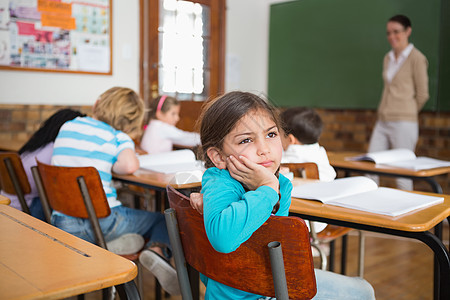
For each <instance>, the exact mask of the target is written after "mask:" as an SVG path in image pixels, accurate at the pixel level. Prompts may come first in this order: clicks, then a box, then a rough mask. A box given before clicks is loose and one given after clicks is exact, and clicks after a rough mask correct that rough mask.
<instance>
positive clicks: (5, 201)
mask: <svg viewBox="0 0 450 300" xmlns="http://www.w3.org/2000/svg"><path fill="white" fill-rule="evenodd" d="M10 203H11V200H10V199H9V198H8V197H6V196H3V195H0V204H5V205H9V204H10Z"/></svg>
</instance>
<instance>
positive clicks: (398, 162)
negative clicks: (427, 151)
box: [346, 149, 450, 171]
mask: <svg viewBox="0 0 450 300" xmlns="http://www.w3.org/2000/svg"><path fill="white" fill-rule="evenodd" d="M346 159H347V160H354V161H363V160H367V161H372V162H374V163H376V164H382V165H387V166H392V167H397V168H404V169H410V170H414V171H420V170H428V169H434V168H441V167H450V161H445V160H439V159H435V158H431V157H425V156H420V157H417V156H416V155H415V154H414V152H413V151H411V150H409V149H391V150H386V151H378V152H369V153H366V154H363V155H358V156H353V157H347V158H346Z"/></svg>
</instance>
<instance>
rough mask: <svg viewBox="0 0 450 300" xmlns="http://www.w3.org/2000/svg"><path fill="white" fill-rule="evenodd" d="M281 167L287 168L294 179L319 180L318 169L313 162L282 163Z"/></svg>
mask: <svg viewBox="0 0 450 300" xmlns="http://www.w3.org/2000/svg"><path fill="white" fill-rule="evenodd" d="M281 166H282V167H287V168H289V170H290V171H291V172H293V173H294V176H295V177H305V178H307V179H319V168H318V167H317V165H316V164H315V163H313V162H304V163H283V164H281Z"/></svg>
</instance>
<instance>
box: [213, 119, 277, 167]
mask: <svg viewBox="0 0 450 300" xmlns="http://www.w3.org/2000/svg"><path fill="white" fill-rule="evenodd" d="M220 153H221V156H222V159H224V161H225V159H226V158H227V157H229V156H230V155H233V156H234V157H236V158H238V157H239V156H240V155H243V156H245V157H247V158H248V159H249V160H251V161H252V162H254V163H257V164H259V165H261V166H263V167H266V168H268V169H269V170H270V171H271V172H272V173H273V174H275V172H276V171H277V170H278V167H279V166H280V162H281V153H282V145H281V139H280V133H279V131H278V127H277V125H276V124H275V122H274V121H273V120H272V118H271V117H270V115H269V114H268V113H267V112H265V111H262V110H258V111H253V112H249V113H247V114H246V115H245V116H244V117H243V118H241V119H240V120H239V122H237V123H236V125H235V127H234V128H233V130H231V132H230V133H228V134H227V135H226V136H225V139H224V142H223V146H222V150H221V151H220ZM216 166H217V165H216ZM217 167H218V168H220V169H225V167H226V166H225V165H222V166H217Z"/></svg>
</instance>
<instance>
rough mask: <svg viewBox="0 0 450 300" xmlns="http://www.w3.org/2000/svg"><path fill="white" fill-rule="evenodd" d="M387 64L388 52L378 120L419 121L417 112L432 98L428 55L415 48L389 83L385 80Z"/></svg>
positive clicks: (387, 60)
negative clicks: (430, 94)
mask: <svg viewBox="0 0 450 300" xmlns="http://www.w3.org/2000/svg"><path fill="white" fill-rule="evenodd" d="M388 63H389V54H386V55H385V57H384V61H383V80H384V89H383V94H382V97H381V102H380V105H379V107H378V120H380V121H387V122H390V121H412V122H417V120H418V112H419V111H420V109H421V108H422V107H423V105H424V104H425V102H426V101H427V100H428V98H429V94H428V73H427V69H428V61H427V58H426V57H425V56H424V55H423V54H422V53H421V52H420V51H419V50H417V49H416V48H413V49H412V51H411V53H410V54H409V56H408V58H407V59H406V60H405V62H404V63H403V65H402V66H401V67H400V69H399V70H398V72H397V74H395V76H394V78H392V81H391V82H390V83H389V82H388V81H387V80H386V70H387V67H388Z"/></svg>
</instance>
